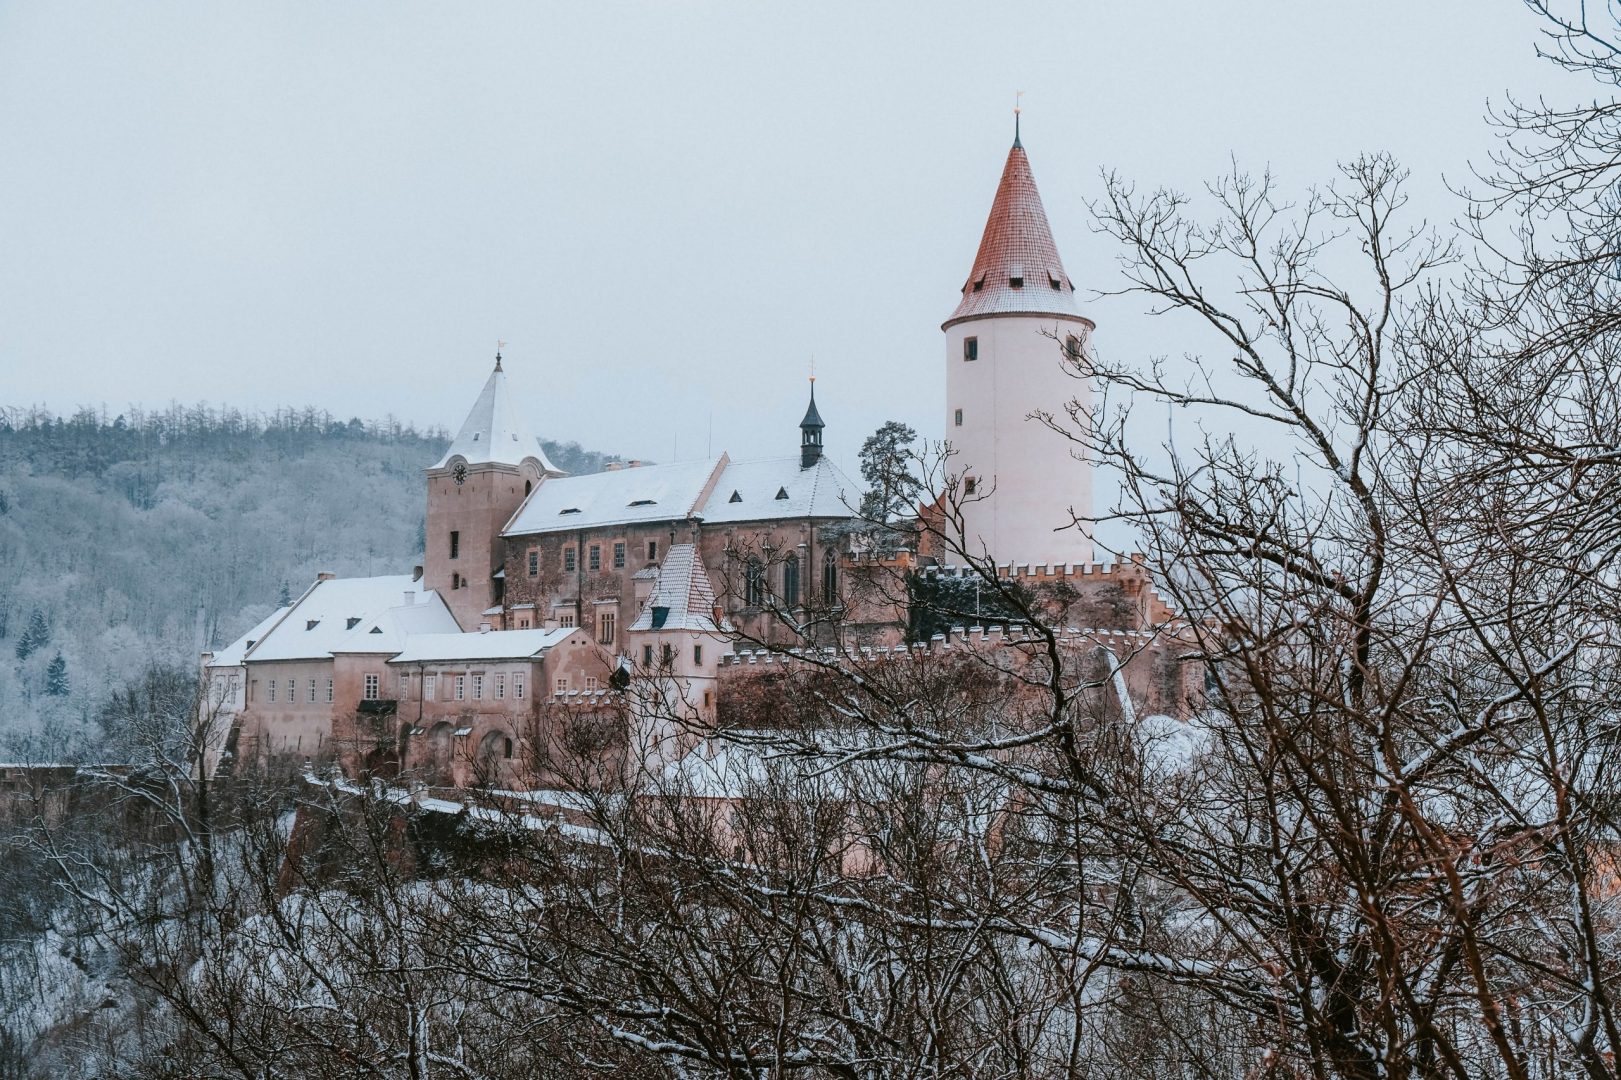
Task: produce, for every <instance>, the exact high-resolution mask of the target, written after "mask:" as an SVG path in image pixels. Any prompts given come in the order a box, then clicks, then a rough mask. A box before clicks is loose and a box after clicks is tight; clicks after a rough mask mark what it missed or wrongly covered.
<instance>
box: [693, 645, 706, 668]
mask: <svg viewBox="0 0 1621 1080" xmlns="http://www.w3.org/2000/svg"><path fill="white" fill-rule="evenodd" d="M692 662H693V663H694V664H697V665H698V666H699V667H702V666H703V663H704V647H703V646H702V645H694V646H693V647H692Z"/></svg>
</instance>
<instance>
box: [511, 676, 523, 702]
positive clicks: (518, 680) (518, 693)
mask: <svg viewBox="0 0 1621 1080" xmlns="http://www.w3.org/2000/svg"><path fill="white" fill-rule="evenodd" d="M512 696H513V697H515V698H517V699H518V700H519V701H522V700H523V676H522V675H514V676H513V677H512Z"/></svg>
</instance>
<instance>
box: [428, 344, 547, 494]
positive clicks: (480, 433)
mask: <svg viewBox="0 0 1621 1080" xmlns="http://www.w3.org/2000/svg"><path fill="white" fill-rule="evenodd" d="M505 344H506V342H504V341H503V342H501V343H500V345H498V346H497V348H496V353H495V370H494V371H492V372H490V377H489V379H488V380H486V381H485V383H484V389H483V390H482V391H480V393H479V395H478V400H477V401H475V402H473V407H472V409H471V410H469V411H468V413H467V419H465V420H463V421H462V426H461V430H460V431H458V432H457V433H456V438H455V439H454V440H452V442H451V444H450V449H449V450H446V451H445V456H444V457H442V458H440V459H439V462H438V464H436V465H434V468H436V469H442V468H444V467H445V466H446V465H447V464H448V463H449V461H450V459H451V458H453V457H460V458H462V459H463V460H464V461H466V462H467V463H468V464H469V465H481V464H489V463H492V462H493V463H498V464H502V465H519V464H522V462H523V460H524V459H525V458H534V459H535V460H536V461H537V462H538V463H539V464H540V468H541V471H542V472H543V473H545V474H547V475H549V476H562V475H563V470H561V469H559V468H557V467H556V466H555V465H553V464H552V463H551V460H550V459H548V458H547V457H546V451H545V450H544V449H542V447H541V445H540V440H539V439H537V438H536V437H535V434H534V432H533V431H531V430H530V428H529V425H528V424H526V423H525V422H524V421H523V419H522V417H521V413H522V410H521V409H520V408H519V406H518V404H517V403H516V402H515V401H513V400H512V394H511V392H510V391H509V390H508V389H507V376H506V372H505V371H503V370H502V368H501V352H500V346H503V345H505Z"/></svg>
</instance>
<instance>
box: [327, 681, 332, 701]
mask: <svg viewBox="0 0 1621 1080" xmlns="http://www.w3.org/2000/svg"><path fill="white" fill-rule="evenodd" d="M326 703H327V704H328V705H330V704H332V680H331V679H328V680H327V681H326Z"/></svg>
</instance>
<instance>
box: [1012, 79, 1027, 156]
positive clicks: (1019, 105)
mask: <svg viewBox="0 0 1621 1080" xmlns="http://www.w3.org/2000/svg"><path fill="white" fill-rule="evenodd" d="M1022 112H1024V91H1023V90H1015V91H1013V145H1014V146H1022V145H1024V144H1023V143H1021V142H1019V114H1020V113H1022Z"/></svg>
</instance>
